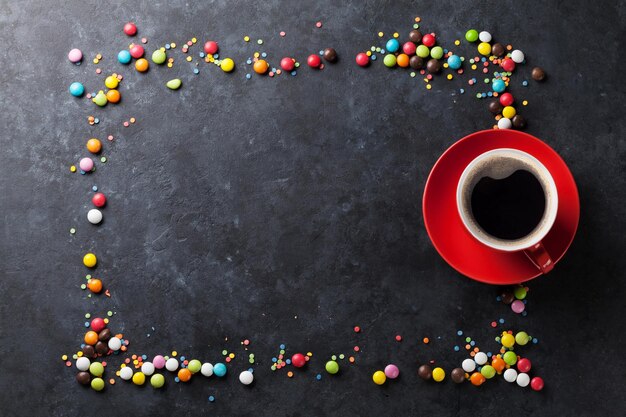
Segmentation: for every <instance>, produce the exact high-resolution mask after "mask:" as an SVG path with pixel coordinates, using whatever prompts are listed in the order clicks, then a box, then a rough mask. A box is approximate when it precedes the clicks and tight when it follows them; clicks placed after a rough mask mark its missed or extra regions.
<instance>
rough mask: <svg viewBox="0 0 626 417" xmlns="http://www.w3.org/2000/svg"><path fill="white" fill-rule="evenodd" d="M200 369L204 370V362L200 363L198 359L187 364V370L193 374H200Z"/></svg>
mask: <svg viewBox="0 0 626 417" xmlns="http://www.w3.org/2000/svg"><path fill="white" fill-rule="evenodd" d="M200 368H202V362H200V361H199V360H198V359H192V360H190V361H189V363H188V364H187V369H189V371H191V373H192V374H195V373H197V372H200Z"/></svg>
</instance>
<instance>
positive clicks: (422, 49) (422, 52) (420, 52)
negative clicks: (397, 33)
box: [415, 45, 430, 58]
mask: <svg viewBox="0 0 626 417" xmlns="http://www.w3.org/2000/svg"><path fill="white" fill-rule="evenodd" d="M415 54H416V55H417V56H418V57H420V58H428V57H429V56H430V49H428V47H427V46H426V45H419V46H418V47H417V49H415Z"/></svg>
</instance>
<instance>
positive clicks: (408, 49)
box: [402, 41, 417, 56]
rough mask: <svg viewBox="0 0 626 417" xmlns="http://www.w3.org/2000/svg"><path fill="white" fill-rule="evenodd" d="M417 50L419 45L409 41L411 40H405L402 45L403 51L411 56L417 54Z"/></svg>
mask: <svg viewBox="0 0 626 417" xmlns="http://www.w3.org/2000/svg"><path fill="white" fill-rule="evenodd" d="M416 50H417V45H415V43H413V42H411V41H409V42H405V43H404V44H403V45H402V52H404V53H405V54H407V55H409V56H411V55H415V51H416Z"/></svg>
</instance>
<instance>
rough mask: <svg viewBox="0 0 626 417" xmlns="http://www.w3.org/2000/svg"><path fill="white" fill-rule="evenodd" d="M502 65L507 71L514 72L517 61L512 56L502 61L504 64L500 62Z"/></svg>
mask: <svg viewBox="0 0 626 417" xmlns="http://www.w3.org/2000/svg"><path fill="white" fill-rule="evenodd" d="M500 66H501V67H502V69H503V70H505V71H506V72H513V70H514V69H515V61H513V60H512V59H511V58H507V59H505V60H504V61H502V64H500Z"/></svg>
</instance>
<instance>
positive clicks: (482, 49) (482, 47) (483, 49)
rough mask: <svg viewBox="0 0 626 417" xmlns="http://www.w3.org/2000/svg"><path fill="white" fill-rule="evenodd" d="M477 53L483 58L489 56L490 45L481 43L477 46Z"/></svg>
mask: <svg viewBox="0 0 626 417" xmlns="http://www.w3.org/2000/svg"><path fill="white" fill-rule="evenodd" d="M478 53H479V54H481V55H483V56H489V55H490V54H491V45H490V44H488V43H487V42H481V43H479V44H478Z"/></svg>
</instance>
